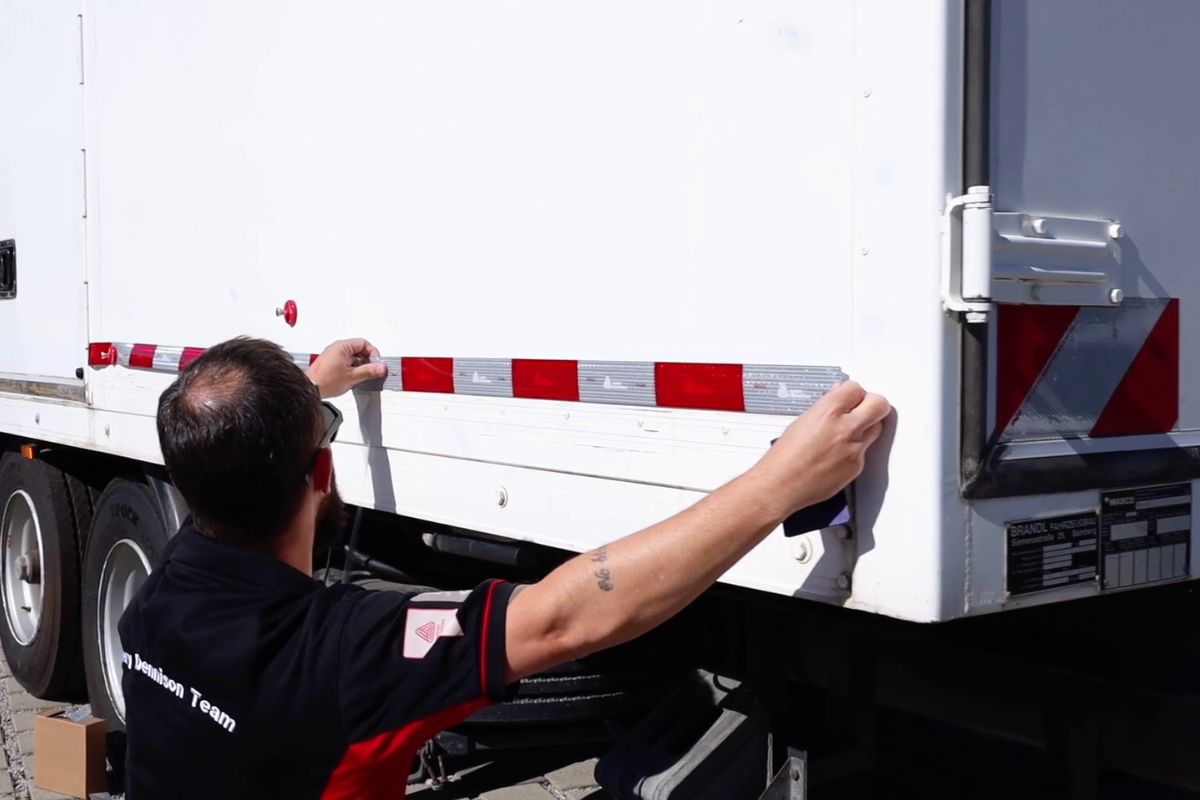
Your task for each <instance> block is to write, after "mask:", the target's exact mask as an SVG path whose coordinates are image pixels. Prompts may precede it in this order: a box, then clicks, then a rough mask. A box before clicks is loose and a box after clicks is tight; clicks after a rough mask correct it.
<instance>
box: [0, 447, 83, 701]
mask: <svg viewBox="0 0 1200 800" xmlns="http://www.w3.org/2000/svg"><path fill="white" fill-rule="evenodd" d="M69 480H71V479H69V478H68V476H67V475H66V474H65V473H63V472H61V471H60V470H58V469H56V468H54V467H52V466H50V465H49V464H47V463H45V462H43V461H39V460H29V459H25V458H21V457H20V456H18V455H16V454H14V453H5V454H4V455H3V456H2V457H0V600H2V601H3V606H4V623H3V624H0V643H2V644H3V648H4V658H5V660H7V662H8V665H9V668H10V669H11V670H12V674H13V676H14V677H15V678H16V679H17V681H19V682H20V684H21V685H22V686H24V687H25V688H26V689H27V690H28V691H29V693H30V694H33V695H35V696H37V697H48V698H56V699H66V698H69V697H70V695H71V693H72V692H74V691H76V690H78V689H79V687H80V686H81V684H82V680H81V677H82V676H81V675H80V674H79V666H78V665H79V557H78V550H77V544H76V541H77V537H76V528H75V525H76V523H75V518H74V517H75V513H74V511H73V509H74V508H75V504H74V503H73V496H72V493H71V491H70V488H69V483H68V482H69ZM78 511H79V512H80V513H81V514H82V512H85V511H86V503H85V504H84V506H83V507H82V508H81V509H79V510H78ZM85 516H86V515H85Z"/></svg>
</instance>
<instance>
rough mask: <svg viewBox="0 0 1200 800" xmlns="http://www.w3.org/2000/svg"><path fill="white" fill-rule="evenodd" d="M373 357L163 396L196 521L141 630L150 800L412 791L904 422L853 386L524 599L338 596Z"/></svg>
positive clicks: (134, 648)
mask: <svg viewBox="0 0 1200 800" xmlns="http://www.w3.org/2000/svg"><path fill="white" fill-rule="evenodd" d="M374 354H375V353H374V349H373V348H372V347H371V346H370V345H369V344H368V343H367V342H366V341H364V340H349V341H346V342H338V343H335V344H334V345H331V346H330V348H329V349H327V350H326V351H325V353H323V354H322V355H321V357H320V358H319V359H318V360H317V361H316V362H315V363H314V364H313V366H312V367H311V368H310V370H309V377H307V378H306V377H305V375H304V374H303V373H302V372H301V371H300V370H299V369H297V368H296V367H295V366H294V365H293V363H292V361H291V359H290V357H289V356H288V355H287V354H286V353H284V352H283V351H282V350H281V349H280V348H278V347H277V346H276V345H273V344H270V343H268V342H264V341H259V340H253V339H234V340H232V341H229V342H225V343H223V344H220V345H217V346H216V347H214V348H212V349H211V350H208V351H207V352H206V353H205V354H204V355H202V356H201V357H200V358H198V359H196V361H195V362H193V363H192V364H191V365H190V366H189V367H188V368H187V369H186V370H185V371H184V372H183V373H182V374H181V375H180V377H179V378H178V380H177V381H176V382H175V383H174V384H173V385H172V386H171V387H170V388H169V389H167V390H166V391H165V392H164V393H163V395H162V398H161V399H160V401H159V410H158V430H159V438H160V441H161V444H162V451H163V457H164V459H165V461H166V465H167V469H168V471H169V472H170V474H171V477H172V479H173V480H174V482H175V484H176V486H177V487H178V488H179V490H180V492H181V493H182V494H183V496H184V498H185V499H186V500H187V502H188V506H189V508H190V509H191V512H192V517H191V518H190V519H189V521H188V522H187V523H185V524H184V526H183V529H182V530H181V531H180V532H179V534H178V535H177V536H176V537H175V538H174V539H173V540H172V542H171V544H170V546H169V547H168V548H167V550H166V553H165V555H164V557H163V561H162V564H160V565H159V566H158V568H157V569H156V570H155V571H154V572H153V574H151V576H150V578H149V579H148V580H147V581H146V583H145V584H144V585H143V587H142V589H141V590H140V591H139V593H138V595H137V596H136V597H135V598H134V600H133V602H132V603H131V604H130V606H129V608H128V610H127V611H126V613H125V615H124V617H123V618H122V620H121V627H120V632H121V641H122V643H123V646H124V648H125V652H126V667H127V668H126V672H125V677H124V684H123V686H124V692H125V702H126V725H127V729H128V758H127V762H128V763H127V772H128V787H127V788H128V796H129V798H130V800H151V799H152V798H155V799H157V798H164V799H166V798H170V799H171V800H177V799H179V798H215V797H219V798H223V800H234V799H235V798H250V797H254V798H265V797H278V798H326V799H328V798H350V797H354V798H396V797H403V796H404V782H405V778H406V776H407V774H408V769H409V766H410V764H411V761H412V757H413V754H414V751H415V749H416V748H417V747H418V746H419V745H420V744H421V743H423V742H424V741H425V740H426V739H428V738H429V737H430V736H432V735H433V734H434V733H436V732H437V731H439V730H441V729H444V728H446V727H449V726H452V725H454V724H457V723H458V722H460V721H462V720H463V719H465V718H466V717H468V716H469V715H470V714H471V713H473V712H474V711H475V710H477V709H478V708H480V707H482V706H483V705H485V704H486V703H488V702H492V701H497V700H501V699H503V698H504V696H505V687H506V686H507V685H509V684H512V683H514V682H516V681H518V680H520V679H521V678H522V677H524V676H526V675H531V674H533V673H536V672H539V671H542V670H545V669H547V668H549V667H552V666H554V665H555V664H559V663H562V662H564V661H568V660H570V659H574V658H579V657H581V656H583V655H586V654H588V653H591V652H594V651H597V650H601V649H603V648H606V647H611V646H613V645H616V644H619V643H621V642H624V641H627V640H629V639H632V638H634V637H636V636H638V635H639V634H642V633H644V632H646V631H648V630H650V629H651V628H653V627H655V626H656V625H658V624H660V623H662V622H664V621H665V620H667V619H668V618H670V617H671V616H672V615H673V614H675V613H676V612H678V611H679V610H681V609H682V608H683V607H684V606H686V605H687V604H688V603H690V602H691V601H692V600H693V599H695V598H696V597H697V595H699V594H700V593H701V592H702V591H704V590H705V589H707V588H708V587H709V586H710V585H712V583H713V582H715V581H716V580H717V578H718V577H719V576H720V575H721V574H722V573H723V572H725V571H726V570H727V569H729V568H730V567H731V566H733V564H734V563H735V562H737V560H738V559H740V558H741V557H742V556H743V555H745V554H746V553H747V552H748V551H749V550H750V549H751V548H752V547H754V545H755V544H757V543H758V542H759V541H761V540H762V539H763V538H764V537H765V536H766V535H767V534H768V533H769V532H770V531H772V530H774V529H775V528H776V527H777V526H778V525H779V524H780V522H781V521H782V520H783V519H784V518H785V517H787V516H788V515H789V514H791V513H792V512H794V511H796V510H797V509H800V508H802V507H805V506H807V505H810V504H812V503H815V502H818V501H820V500H823V499H825V498H827V497H830V496H832V495H833V494H834V493H835V492H837V491H838V490H839V489H841V488H842V487H843V486H845V485H846V484H848V483H849V482H850V481H851V480H853V479H854V478H855V477H856V476H857V475H858V474H859V473H860V472H861V470H862V468H863V460H864V457H865V454H866V451H867V449H868V448H869V447H870V445H871V443H872V442H874V441H875V439H876V438H877V437H878V436H879V433H880V427H881V424H882V422H883V420H884V418H885V417H886V416H887V414H888V413H889V407H888V404H887V402H886V401H885V400H884V399H883V398H881V397H879V396H877V395H869V394H866V393H865V392H864V391H863V390H862V389H861V388H859V387H858V386H856V385H854V384H851V383H847V384H843V385H842V386H840V387H838V388H836V389H835V390H833V391H832V392H830V393H829V394H828V395H827V396H826V397H825V398H823V399H822V400H821V401H820V402H818V403H817V404H816V405H815V406H814V407H813V408H812V409H811V410H810V411H809V412H808V413H806V414H805V415H803V416H802V417H800V418H799V419H798V420H796V421H795V422H794V423H793V424H792V425H791V426H790V427H789V428H788V429H787V431H786V432H785V433H784V434H783V436H782V437H781V438H780V439H779V441H778V442H777V443H776V444H775V445H774V447H771V448H770V449H769V450H768V451H767V453H766V454H765V455H764V456H763V457H762V459H761V460H760V461H759V463H758V464H757V465H755V466H754V467H753V468H752V469H751V470H750V471H748V472H746V473H745V474H743V475H742V476H740V477H738V478H736V479H734V480H733V481H731V482H730V483H728V484H726V485H725V486H723V487H721V488H720V489H718V490H716V491H715V492H713V493H712V494H710V495H709V496H708V497H706V498H705V499H703V500H701V501H700V502H698V503H697V504H696V505H694V506H692V507H691V508H690V509H688V510H686V511H684V512H682V513H680V514H677V515H676V516H674V517H671V518H670V519H668V520H666V521H664V522H661V523H659V524H657V525H654V526H652V527H650V528H647V529H646V530H643V531H641V532H639V533H635V534H633V535H631V536H628V537H626V538H624V539H621V540H618V541H616V542H613V543H612V544H610V545H607V546H605V547H601V548H600V549H598V550H596V551H593V552H592V553H588V554H585V555H582V556H578V557H576V558H574V559H573V560H571V561H568V562H567V563H565V564H564V565H562V566H561V567H559V568H558V569H556V570H554V571H553V572H551V573H550V574H549V575H547V576H546V577H545V578H544V579H543V580H541V581H539V582H538V583H536V584H533V585H530V586H525V587H520V590H519V591H518V588H517V587H513V586H511V585H509V584H506V583H503V582H500V581H488V582H485V583H484V584H483V585H481V586H479V587H478V588H477V589H475V590H474V591H472V592H463V593H437V594H430V595H417V596H409V595H405V594H402V593H397V592H370V591H366V590H364V589H362V588H359V587H355V586H349V585H338V586H334V587H330V588H324V587H322V586H321V585H320V584H319V583H318V582H316V581H314V580H313V579H312V578H311V577H310V575H311V573H312V553H313V548H314V543H317V542H320V541H322V540H326V539H327V538H328V537H330V536H331V535H336V534H337V532H338V525H339V523H340V521H341V517H342V507H341V500H340V498H339V496H338V493H337V488H336V486H335V482H334V474H333V459H332V455H331V452H330V448H329V445H330V442H331V441H332V439H333V438H334V436H335V435H336V428H337V424H338V422H339V421H340V420H339V417H338V415H337V414H336V411H335V410H334V409H332V407H329V406H327V405H323V404H322V402H321V399H320V397H319V395H320V396H324V397H331V396H334V395H337V394H340V393H342V392H345V391H346V390H348V389H349V388H350V387H351V386H353V385H355V384H356V383H358V382H360V381H362V380H366V379H369V378H379V377H382V376H383V374H384V373H383V370H382V368H381V367H382V365H380V364H372V363H365V364H364V363H362V362H363V361H365V360H367V359H368V358H369V357H370V356H372V355H374ZM310 378H311V380H310ZM668 566H669V567H670V568H669V569H668V568H667V567H668Z"/></svg>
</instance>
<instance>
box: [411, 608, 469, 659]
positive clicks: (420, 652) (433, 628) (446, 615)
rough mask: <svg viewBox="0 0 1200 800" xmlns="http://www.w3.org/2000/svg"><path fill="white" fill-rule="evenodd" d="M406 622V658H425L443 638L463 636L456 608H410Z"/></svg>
mask: <svg viewBox="0 0 1200 800" xmlns="http://www.w3.org/2000/svg"><path fill="white" fill-rule="evenodd" d="M407 614H408V616H407V617H406V618H405V620H404V657H405V658H424V657H425V654H426V653H428V652H429V651H430V649H432V648H433V645H434V644H435V643H436V642H437V640H438V639H440V638H442V637H443V636H462V633H463V630H462V626H461V625H459V624H458V609H455V608H410V609H408V611H407Z"/></svg>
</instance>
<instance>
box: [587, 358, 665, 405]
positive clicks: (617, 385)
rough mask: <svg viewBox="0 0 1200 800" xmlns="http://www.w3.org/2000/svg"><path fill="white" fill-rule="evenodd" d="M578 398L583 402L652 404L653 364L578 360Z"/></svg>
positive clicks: (653, 394)
mask: <svg viewBox="0 0 1200 800" xmlns="http://www.w3.org/2000/svg"><path fill="white" fill-rule="evenodd" d="M579 399H580V401H582V402H584V403H610V404H613V405H621V406H653V405H655V403H656V398H655V393H654V364H653V363H651V362H648V361H647V362H640V361H580V362H579Z"/></svg>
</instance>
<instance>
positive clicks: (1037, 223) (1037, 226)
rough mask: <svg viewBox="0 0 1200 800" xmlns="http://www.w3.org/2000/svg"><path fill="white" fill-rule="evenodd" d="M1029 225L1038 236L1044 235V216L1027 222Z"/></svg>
mask: <svg viewBox="0 0 1200 800" xmlns="http://www.w3.org/2000/svg"><path fill="white" fill-rule="evenodd" d="M1029 227H1030V228H1032V229H1033V232H1034V233H1036V234H1037V235H1038V236H1045V235H1046V230H1047V228H1046V218H1045V217H1038V218H1037V219H1035V220H1034V221H1033V222H1031V223H1029Z"/></svg>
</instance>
